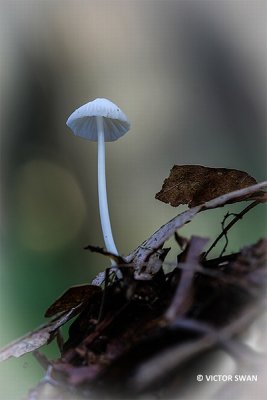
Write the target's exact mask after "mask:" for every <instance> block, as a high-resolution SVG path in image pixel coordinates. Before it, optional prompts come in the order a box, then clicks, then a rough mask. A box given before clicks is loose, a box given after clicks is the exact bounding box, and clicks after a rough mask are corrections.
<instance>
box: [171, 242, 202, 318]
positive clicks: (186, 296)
mask: <svg viewBox="0 0 267 400" xmlns="http://www.w3.org/2000/svg"><path fill="white" fill-rule="evenodd" d="M207 242H208V239H205V238H200V237H196V236H193V237H192V239H191V241H190V243H189V248H188V251H187V255H186V260H185V264H188V265H189V267H190V265H198V259H199V257H200V254H201V252H202V250H203V247H204V246H205V244H206V243H207ZM194 274H195V271H194V269H192V268H191V269H190V268H189V269H183V270H182V275H181V279H180V282H179V285H178V286H177V290H176V293H175V295H174V298H173V300H172V302H171V305H170V307H169V308H168V309H167V311H166V313H165V318H166V319H167V320H168V321H173V320H174V319H175V318H177V316H178V315H181V314H183V313H184V312H186V310H187V309H188V305H189V303H190V300H191V301H192V297H193V296H190V293H191V290H192V283H193V277H194Z"/></svg>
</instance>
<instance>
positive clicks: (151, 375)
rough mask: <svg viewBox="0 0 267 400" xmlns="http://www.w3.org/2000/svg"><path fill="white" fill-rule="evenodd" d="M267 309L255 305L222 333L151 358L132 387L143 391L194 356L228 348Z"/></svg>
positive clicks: (138, 374)
mask: <svg viewBox="0 0 267 400" xmlns="http://www.w3.org/2000/svg"><path fill="white" fill-rule="evenodd" d="M265 307H266V303H265V302H262V303H259V304H257V305H254V306H253V307H251V308H250V309H246V311H245V312H244V313H243V314H242V315H241V316H240V317H239V318H238V319H237V320H235V321H234V322H232V323H231V324H229V325H227V326H226V327H225V328H223V329H221V330H220V331H215V330H214V331H211V332H209V333H207V334H206V335H205V336H204V337H201V338H200V339H197V340H194V341H190V342H189V343H185V344H183V345H181V344H179V345H175V346H171V347H169V348H168V349H167V350H164V351H162V352H161V353H160V354H158V355H156V356H154V357H151V358H150V359H149V360H148V361H146V362H144V363H143V364H142V365H141V367H140V368H138V369H137V371H136V373H135V374H134V375H133V377H132V378H131V380H130V387H131V388H134V389H135V390H137V391H142V390H144V389H146V388H148V387H150V386H151V385H152V384H153V383H154V382H156V381H158V380H159V379H162V378H163V377H164V376H167V375H168V374H169V373H170V371H172V370H173V369H174V368H177V367H178V366H180V365H181V364H182V363H183V362H185V361H186V360H189V359H190V358H192V357H193V356H196V355H198V354H200V353H203V352H204V351H206V350H208V349H211V348H212V347H214V346H215V345H216V344H219V343H221V344H223V345H226V346H227V341H228V340H229V339H231V338H232V337H233V336H234V335H236V334H238V333H239V332H242V331H243V329H244V328H245V327H246V326H247V325H248V324H249V323H251V322H252V321H253V320H255V318H256V317H257V316H259V315H260V314H261V312H262V311H263V310H264V309H265Z"/></svg>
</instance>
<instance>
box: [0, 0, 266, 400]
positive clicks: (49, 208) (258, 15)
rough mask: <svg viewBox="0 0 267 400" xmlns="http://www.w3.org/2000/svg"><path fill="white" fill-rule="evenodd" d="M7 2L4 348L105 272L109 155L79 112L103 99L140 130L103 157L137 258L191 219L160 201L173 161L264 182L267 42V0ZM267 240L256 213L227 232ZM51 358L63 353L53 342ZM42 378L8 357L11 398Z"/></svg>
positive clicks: (113, 205)
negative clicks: (93, 249) (75, 115)
mask: <svg viewBox="0 0 267 400" xmlns="http://www.w3.org/2000/svg"><path fill="white" fill-rule="evenodd" d="M0 6H1V15H0V52H1V53H0V59H1V69H0V85H1V87H0V89H1V108H0V117H1V136H0V140H1V269H0V274H1V278H0V279H1V280H0V286H1V287H0V290H1V291H0V301H1V303H0V324H1V338H0V346H3V345H5V344H7V343H8V342H10V341H11V340H13V339H15V338H17V337H19V336H21V335H23V334H25V333H26V332H27V331H30V330H32V329H33V328H35V327H37V326H38V325H40V324H42V323H43V322H44V317H43V314H44V311H45V310H46V308H47V307H48V306H49V305H50V304H51V303H52V302H53V301H54V300H55V298H56V297H58V296H59V295H60V294H61V293H62V292H63V291H64V290H65V289H67V288H68V287H69V286H72V285H74V284H79V283H86V282H89V281H90V280H91V279H92V278H93V276H94V275H95V274H96V273H97V272H98V271H100V270H103V269H104V268H105V267H106V266H107V265H108V261H107V260H105V259H103V258H102V257H101V256H98V255H94V254H89V253H88V252H86V251H84V250H83V247H84V246H85V245H87V244H93V245H99V246H102V245H103V241H102V237H101V231H100V223H99V218H98V202H97V147H96V144H95V143H92V142H86V141H84V140H82V139H79V138H77V137H74V136H73V135H72V133H71V131H70V130H69V129H68V128H67V126H66V125H65V122H66V120H67V118H68V116H69V115H70V114H71V113H72V111H73V110H74V109H76V108H78V107H79V106H80V105H82V104H84V103H86V102H87V101H89V100H93V99H94V98H96V97H106V98H108V99H110V100H111V101H113V102H115V103H116V104H118V106H119V107H121V108H122V110H123V111H124V112H125V113H126V114H127V116H128V117H129V120H130V121H131V124H132V128H131V130H130V132H129V133H128V134H127V135H125V136H124V137H123V138H121V139H120V140H119V141H117V142H113V143H108V144H107V148H106V155H107V160H106V165H107V186H108V197H109V208H110V214H111V222H112V227H113V231H114V238H115V241H116V244H117V247H118V249H119V251H121V253H122V254H125V255H127V254H128V253H129V252H131V251H132V250H133V249H134V248H135V247H136V246H137V245H138V244H139V243H141V242H142V241H143V240H144V239H146V238H147V237H148V236H149V235H150V234H152V233H153V232H154V231H155V230H156V229H157V228H158V227H159V226H161V225H162V224H163V223H164V222H166V221H167V220H169V219H170V218H172V217H173V216H174V215H176V214H177V213H178V212H179V210H176V209H173V208H171V207H170V206H167V205H165V204H163V203H160V202H158V201H157V200H155V199H154V195H155V193H156V192H158V191H159V190H160V188H161V185H162V182H163V180H164V178H165V177H166V176H168V174H169V170H170V169H171V167H172V166H173V164H201V165H206V166H211V167H226V168H236V169H241V170H244V171H247V172H248V173H250V174H251V175H252V176H254V177H255V178H256V179H257V180H258V181H262V180H264V179H266V161H265V160H266V131H265V122H266V121H265V118H266V110H265V101H264V99H265V90H266V87H265V83H266V71H267V69H266V66H267V65H266V61H267V57H266V34H267V32H266V3H265V4H264V2H262V1H257V0H256V1H253V2H252V1H242V2H239V1H231V2H228V1H222V2H217V1H214V2H212V1H208V2H206V1H197V2H194V1H168V0H161V1H156V0H146V1H145V0H143V1H134V0H106V1H103V0H87V1H82V0H75V1H68V0H65V1H60V0H59V1H41V0H18V1H14V0H9V1H7V0H6V1H1V4H0ZM264 38H265V39H264ZM227 209H228V210H230V211H237V210H239V209H240V206H238V207H237V206H235V207H234V206H232V207H228V208H227ZM225 213H226V210H219V211H211V212H209V213H206V214H205V213H204V214H202V215H199V216H198V218H196V220H195V221H194V222H193V223H191V224H189V225H188V226H186V227H185V228H183V229H182V230H181V234H183V235H187V236H190V235H192V234H200V235H203V236H208V237H214V236H215V235H216V234H218V233H219V232H220V222H221V220H222V217H223V215H224V214H225ZM265 233H266V218H265V217H264V208H263V206H259V207H258V209H255V210H253V211H252V212H251V213H250V214H249V215H247V216H246V218H245V219H244V221H241V222H240V223H239V224H238V225H237V226H236V227H235V228H234V229H233V230H232V231H231V232H230V234H229V239H230V240H231V245H230V247H229V251H236V250H238V249H239V248H240V246H244V245H246V244H250V243H252V242H255V241H257V240H258V239H259V238H260V237H262V236H263V235H264V234H265ZM174 259H175V251H173V252H172V253H171V254H170V256H169V261H174ZM46 353H47V354H48V355H50V356H55V347H53V346H52V348H50V349H49V350H46ZM41 376H42V370H41V367H40V366H39V365H37V363H36V362H35V360H34V359H33V357H32V356H31V355H30V356H25V357H23V358H21V359H19V360H10V361H7V362H6V363H4V364H2V365H0V392H1V393H0V398H1V399H5V400H8V399H18V398H21V397H22V395H24V394H25V393H27V390H28V389H29V387H31V386H33V385H34V384H35V383H36V382H37V380H38V379H40V377H41Z"/></svg>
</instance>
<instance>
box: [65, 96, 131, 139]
mask: <svg viewBox="0 0 267 400" xmlns="http://www.w3.org/2000/svg"><path fill="white" fill-rule="evenodd" d="M96 117H103V126H104V136H105V142H113V141H114V140H117V139H119V138H120V137H121V136H123V135H124V134H125V133H126V132H128V130H129V129H130V123H129V121H128V119H127V117H126V115H125V114H124V113H123V112H122V111H121V109H120V108H119V107H118V106H116V104H114V103H112V102H111V101H110V100H107V99H95V100H94V101H90V102H89V103H87V104H84V105H83V106H81V107H80V108H78V109H77V110H75V111H74V112H73V113H72V114H71V115H70V117H69V118H68V120H67V125H68V127H69V128H71V130H72V131H73V133H74V134H75V135H77V136H81V137H82V138H84V139H88V140H92V141H94V142H97V139H98V138H97V124H96Z"/></svg>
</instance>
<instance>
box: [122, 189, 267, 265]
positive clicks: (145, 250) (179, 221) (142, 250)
mask: <svg viewBox="0 0 267 400" xmlns="http://www.w3.org/2000/svg"><path fill="white" fill-rule="evenodd" d="M266 187H267V181H264V182H261V183H257V184H256V185H252V186H249V187H246V188H244V189H240V190H236V191H234V192H230V193H227V194H224V195H222V196H219V197H217V198H215V199H212V200H209V201H207V202H206V203H203V204H200V205H198V206H196V207H193V208H190V209H189V210H186V211H184V212H183V213H181V214H179V215H177V216H176V217H174V218H173V219H171V220H170V221H169V222H167V223H166V224H164V225H163V226H161V227H160V228H159V229H158V230H157V231H156V232H155V233H154V234H153V235H152V236H150V238H148V239H147V240H145V241H144V242H143V243H142V244H141V245H140V246H138V247H137V248H136V249H135V250H134V251H133V252H132V253H131V254H129V255H128V256H127V257H125V261H126V262H128V263H131V262H132V263H133V264H134V266H135V268H136V269H140V268H141V267H142V265H143V263H144V262H145V260H147V258H148V257H149V255H150V254H151V252H153V250H154V249H155V248H157V247H158V246H159V245H163V244H164V243H165V242H166V240H168V239H169V238H170V237H171V236H172V235H174V233H175V231H176V230H177V229H179V228H181V227H182V226H184V225H185V224H187V223H188V222H190V221H191V220H192V219H193V218H194V217H195V216H196V214H198V213H199V212H201V211H205V210H208V209H212V208H217V207H222V206H224V205H225V204H227V203H229V202H231V201H233V200H235V199H238V198H243V197H245V196H248V195H251V194H253V193H256V192H258V191H260V190H261V189H264V188H266ZM262 201H266V197H264V198H263V199H262ZM149 249H150V250H149Z"/></svg>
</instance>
